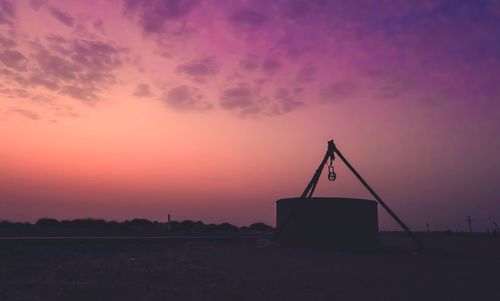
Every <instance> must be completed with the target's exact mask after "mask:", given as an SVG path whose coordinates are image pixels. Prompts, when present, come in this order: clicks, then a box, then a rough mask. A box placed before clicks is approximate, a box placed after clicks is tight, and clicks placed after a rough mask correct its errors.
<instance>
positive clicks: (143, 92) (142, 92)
mask: <svg viewBox="0 0 500 301" xmlns="http://www.w3.org/2000/svg"><path fill="white" fill-rule="evenodd" d="M133 95H134V96H135V97H150V96H153V94H152V93H151V89H150V88H149V85H148V84H138V85H137V87H135V90H134V94H133Z"/></svg>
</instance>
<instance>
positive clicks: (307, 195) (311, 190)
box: [273, 142, 334, 240]
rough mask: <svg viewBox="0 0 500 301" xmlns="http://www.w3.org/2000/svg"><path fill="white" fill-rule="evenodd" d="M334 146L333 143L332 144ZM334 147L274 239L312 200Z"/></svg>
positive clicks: (326, 155)
mask: <svg viewBox="0 0 500 301" xmlns="http://www.w3.org/2000/svg"><path fill="white" fill-rule="evenodd" d="M332 146H333V142H332ZM333 150H334V148H333V147H330V146H329V147H328V150H327V151H326V154H325V157H324V158H323V160H322V161H321V163H320V164H319V167H318V169H316V172H315V173H314V175H313V177H312V179H311V181H310V182H309V184H307V187H306V189H305V190H304V192H303V193H302V195H301V196H300V198H301V199H300V200H299V201H298V202H297V204H296V205H295V206H294V207H293V208H292V211H290V213H289V214H288V216H287V217H286V219H285V221H284V222H283V224H281V225H276V232H274V235H273V239H274V240H277V239H278V238H279V237H280V235H281V233H282V232H283V230H284V229H285V228H286V227H287V225H288V223H290V220H292V217H294V216H295V214H296V213H297V212H298V211H299V208H300V207H301V206H302V204H303V203H304V201H305V200H306V198H310V197H311V196H312V194H313V193H314V189H315V188H316V185H317V184H318V180H319V177H320V176H321V172H322V171H323V168H324V167H325V164H326V162H328V159H329V158H330V156H331V154H333Z"/></svg>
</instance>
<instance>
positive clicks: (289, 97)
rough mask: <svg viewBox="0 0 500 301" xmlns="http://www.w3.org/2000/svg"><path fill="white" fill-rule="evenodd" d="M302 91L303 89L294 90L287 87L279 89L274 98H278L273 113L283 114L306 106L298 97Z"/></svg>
mask: <svg viewBox="0 0 500 301" xmlns="http://www.w3.org/2000/svg"><path fill="white" fill-rule="evenodd" d="M300 92H301V90H295V91H293V92H292V91H290V90H289V89H287V88H280V89H278V90H277V91H276V93H275V94H274V98H275V99H276V100H277V103H276V105H275V106H274V107H273V113H274V114H276V115H282V114H285V113H289V112H292V111H295V110H297V109H299V108H301V107H302V106H304V102H303V101H300V100H298V99H297V96H298V94H300Z"/></svg>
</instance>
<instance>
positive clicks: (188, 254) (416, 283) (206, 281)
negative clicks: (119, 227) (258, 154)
mask: <svg viewBox="0 0 500 301" xmlns="http://www.w3.org/2000/svg"><path fill="white" fill-rule="evenodd" d="M382 239H383V241H384V242H385V243H386V244H392V246H393V247H392V248H387V249H386V250H384V251H379V252H367V253H348V252H332V251H318V250H304V249H283V248H279V247H278V246H276V245H274V244H273V243H271V242H270V241H269V240H266V239H262V238H261V239H249V238H244V239H243V238H242V239H223V240H191V241H189V240H188V241H185V240H181V241H173V240H162V239H119V240H116V239H115V240H112V239H109V240H106V239H94V240H92V239H90V240H89V239H87V240H85V239H80V240H74V239H73V240H1V239H0V300H301V301H307V300H443V301H444V300H453V301H456V300H500V289H499V286H500V238H498V237H497V238H492V237H480V236H466V235H462V236H458V235H452V236H446V235H442V234H440V235H424V236H423V240H424V242H425V243H426V245H428V246H429V247H430V251H429V252H428V253H427V254H415V253H412V252H406V251H401V249H405V248H409V247H410V242H408V240H407V238H406V237H404V236H403V235H402V234H400V233H396V234H395V233H392V234H391V233H386V234H383V235H382ZM394 246H395V247H394Z"/></svg>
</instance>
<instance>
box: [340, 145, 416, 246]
mask: <svg viewBox="0 0 500 301" xmlns="http://www.w3.org/2000/svg"><path fill="white" fill-rule="evenodd" d="M335 152H336V153H337V155H338V156H339V158H340V159H341V160H342V161H343V162H344V164H345V165H346V166H347V168H349V170H350V171H351V172H352V173H353V174H354V175H355V176H356V178H358V180H359V181H360V182H361V184H363V186H365V188H366V189H367V190H368V191H369V192H370V193H371V194H372V195H373V197H374V198H375V199H376V200H377V202H378V203H379V204H380V205H381V206H382V207H384V209H385V210H386V211H387V213H389V215H390V216H391V217H392V218H393V219H394V220H395V221H396V222H397V223H398V224H399V225H400V226H401V228H403V229H404V230H405V231H406V233H407V234H408V235H409V236H410V237H411V239H412V240H413V241H414V242H415V244H416V245H417V246H418V248H419V249H421V250H423V249H424V245H423V244H422V242H421V241H420V240H418V238H417V237H416V236H415V234H413V232H412V231H411V230H410V228H408V226H406V225H405V223H403V221H402V220H401V219H399V217H398V216H397V215H396V213H394V212H393V211H392V210H391V208H389V206H387V204H386V203H384V201H382V199H381V198H380V197H379V196H378V195H377V193H375V191H374V190H373V189H372V188H371V187H370V185H368V183H366V181H365V180H364V179H363V178H362V177H361V175H360V174H359V173H358V172H357V171H356V170H355V169H354V167H353V166H352V165H351V164H350V163H349V161H347V159H346V158H345V157H344V156H343V155H342V153H341V152H340V151H339V149H338V148H337V147H335Z"/></svg>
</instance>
